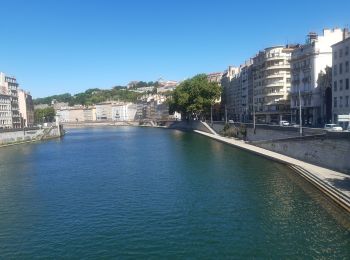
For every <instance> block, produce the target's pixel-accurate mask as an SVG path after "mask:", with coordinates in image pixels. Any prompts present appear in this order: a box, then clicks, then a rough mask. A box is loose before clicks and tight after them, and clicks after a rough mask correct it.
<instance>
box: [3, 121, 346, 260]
mask: <svg viewBox="0 0 350 260" xmlns="http://www.w3.org/2000/svg"><path fill="white" fill-rule="evenodd" d="M349 223H350V219H349V215H347V214H345V213H344V212H343V211H342V210H341V209H339V208H338V207H337V206H335V205H333V203H332V202H330V201H329V200H327V198H325V197H324V195H322V194H321V193H320V192H319V191H318V190H316V189H315V188H314V187H312V186H311V185H310V184H308V183H306V182H305V181H304V180H302V179H301V178H300V177H298V176H297V175H296V174H295V173H294V172H292V171H291V170H289V169H288V168H286V167H285V166H283V165H281V164H279V163H276V162H272V161H269V160H267V159H265V158H262V157H259V156H256V155H253V154H250V153H247V152H245V151H241V150H238V149H236V148H233V147H230V146H227V145H225V144H222V143H219V142H216V141H214V140H210V139H207V138H206V137H204V136H200V135H196V134H193V133H185V132H181V131H176V130H167V129H154V128H138V127H119V128H112V127H111V128H108V127H106V128H91V129H75V130H70V131H69V132H68V133H67V135H66V136H65V137H64V138H62V139H57V140H51V141H46V142H41V143H34V144H25V145H18V146H12V147H6V148H2V149H0V255H1V256H2V258H16V259H23V258H27V259H30V258H33V257H42V258H51V259H56V258H145V257H147V258H148V257H149V258H215V259H222V258H255V257H262V258H286V257H289V258H291V257H292V258H310V257H313V258H321V257H326V258H350V228H349V227H350V225H349Z"/></svg>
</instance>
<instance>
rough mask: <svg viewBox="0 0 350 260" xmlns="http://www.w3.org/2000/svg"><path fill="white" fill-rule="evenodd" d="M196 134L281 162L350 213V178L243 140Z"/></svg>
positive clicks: (202, 133)
mask: <svg viewBox="0 0 350 260" xmlns="http://www.w3.org/2000/svg"><path fill="white" fill-rule="evenodd" d="M194 132H195V133H198V134H201V135H204V136H207V137H209V138H211V139H214V140H217V141H219V142H222V143H225V144H228V145H231V146H234V147H236V148H239V149H242V150H246V151H249V152H252V153H254V154H256V155H259V156H263V157H265V158H268V159H271V160H274V161H277V162H280V163H282V164H285V165H287V166H289V167H290V168H291V169H293V170H294V171H295V172H296V173H298V174H299V175H300V176H302V177H303V178H304V179H306V180H307V181H309V182H310V183H312V184H313V185H314V186H316V187H317V188H318V189H319V190H321V191H322V192H323V193H324V194H325V195H326V196H327V197H329V198H330V199H332V200H333V201H334V202H335V203H336V204H338V205H340V206H341V207H342V208H343V209H345V210H346V211H347V212H350V184H349V182H350V176H349V175H346V174H344V173H341V172H336V171H333V170H330V169H327V168H323V167H320V166H317V165H313V164H310V163H306V162H304V161H301V160H297V159H294V158H292V157H288V156H286V155H282V154H279V153H276V152H272V151H270V150H266V149H263V148H260V147H257V146H254V145H251V144H247V143H245V142H244V141H241V140H235V139H230V138H227V137H222V136H218V135H213V134H209V133H205V132H202V131H198V130H194ZM339 184H344V185H339Z"/></svg>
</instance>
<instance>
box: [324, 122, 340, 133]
mask: <svg viewBox="0 0 350 260" xmlns="http://www.w3.org/2000/svg"><path fill="white" fill-rule="evenodd" d="M324 129H326V130H327V131H343V128H342V127H341V126H339V125H336V124H325V126H324Z"/></svg>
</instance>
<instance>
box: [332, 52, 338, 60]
mask: <svg viewBox="0 0 350 260" xmlns="http://www.w3.org/2000/svg"><path fill="white" fill-rule="evenodd" d="M333 59H335V60H336V59H337V52H336V51H335V52H334V54H333Z"/></svg>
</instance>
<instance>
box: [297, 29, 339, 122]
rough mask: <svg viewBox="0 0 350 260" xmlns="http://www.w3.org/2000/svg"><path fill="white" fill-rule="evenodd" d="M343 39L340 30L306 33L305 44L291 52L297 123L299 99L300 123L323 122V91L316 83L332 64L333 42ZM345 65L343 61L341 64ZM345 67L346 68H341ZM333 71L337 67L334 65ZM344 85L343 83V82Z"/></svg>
mask: <svg viewBox="0 0 350 260" xmlns="http://www.w3.org/2000/svg"><path fill="white" fill-rule="evenodd" d="M342 39H343V30H341V29H332V30H330V29H325V30H323V34H322V35H317V34H316V33H309V35H308V38H307V43H306V44H304V45H300V46H298V47H297V48H296V49H295V50H294V51H293V52H292V60H291V67H292V77H291V78H292V86H291V109H292V116H293V122H298V123H299V116H298V115H299V99H300V103H301V110H302V124H303V125H310V126H321V125H323V124H324V123H325V122H324V120H325V119H324V118H323V117H322V111H321V107H322V104H323V102H324V101H323V100H322V91H321V88H320V87H319V86H318V80H319V79H318V77H319V75H320V73H321V72H323V73H326V71H325V69H326V67H327V66H328V67H332V47H331V46H332V45H333V44H335V43H337V42H340V41H341V40H342ZM343 66H345V64H344V65H343ZM344 69H345V68H344ZM333 70H336V71H337V70H338V69H337V67H335V68H333ZM343 84H345V83H343Z"/></svg>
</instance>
